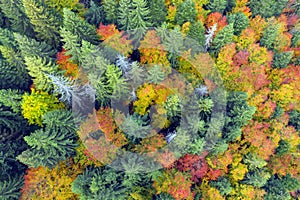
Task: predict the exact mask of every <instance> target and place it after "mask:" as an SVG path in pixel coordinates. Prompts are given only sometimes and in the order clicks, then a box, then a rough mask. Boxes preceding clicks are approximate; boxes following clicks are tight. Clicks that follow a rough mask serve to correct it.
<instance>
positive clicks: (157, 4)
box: [148, 0, 167, 27]
mask: <svg viewBox="0 0 300 200" xmlns="http://www.w3.org/2000/svg"><path fill="white" fill-rule="evenodd" d="M148 2H149V10H150V14H149V15H150V16H151V20H150V22H151V24H152V26H153V27H159V26H161V24H162V23H163V22H164V21H166V16H167V7H166V4H165V1H164V0H150V1H148Z"/></svg>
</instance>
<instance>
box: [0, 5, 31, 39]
mask: <svg viewBox="0 0 300 200" xmlns="http://www.w3.org/2000/svg"><path fill="white" fill-rule="evenodd" d="M0 8H1V11H2V12H3V13H4V15H5V16H6V17H7V18H8V19H9V22H10V25H11V28H12V30H13V31H15V32H18V33H20V34H24V35H27V36H31V37H33V36H34V35H35V33H34V31H33V27H32V25H31V23H30V20H29V18H28V16H26V14H25V10H24V7H23V5H22V0H1V1H0Z"/></svg>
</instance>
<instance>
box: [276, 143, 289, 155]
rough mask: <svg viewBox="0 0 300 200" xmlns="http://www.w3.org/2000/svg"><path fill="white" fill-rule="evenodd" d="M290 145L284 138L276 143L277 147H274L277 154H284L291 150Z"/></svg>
mask: <svg viewBox="0 0 300 200" xmlns="http://www.w3.org/2000/svg"><path fill="white" fill-rule="evenodd" d="M291 148H292V146H291V144H290V143H289V142H287V141H285V140H280V141H279V143H278V147H277V148H276V154H277V155H284V154H286V153H288V152H289V151H290V150H291Z"/></svg>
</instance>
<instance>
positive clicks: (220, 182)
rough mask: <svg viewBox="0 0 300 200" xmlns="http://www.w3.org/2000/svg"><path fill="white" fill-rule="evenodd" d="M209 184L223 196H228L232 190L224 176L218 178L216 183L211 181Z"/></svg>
mask: <svg viewBox="0 0 300 200" xmlns="http://www.w3.org/2000/svg"><path fill="white" fill-rule="evenodd" d="M209 184H210V185H211V186H212V187H215V188H217V189H218V190H219V191H220V193H221V195H223V196H224V195H228V194H230V193H231V191H232V190H233V188H232V185H231V183H230V181H229V180H228V179H227V178H225V177H224V176H222V177H219V178H218V179H217V180H216V181H211V182H210V183H209Z"/></svg>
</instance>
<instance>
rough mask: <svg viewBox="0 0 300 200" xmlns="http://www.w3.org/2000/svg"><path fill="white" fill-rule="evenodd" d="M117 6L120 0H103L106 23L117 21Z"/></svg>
mask: <svg viewBox="0 0 300 200" xmlns="http://www.w3.org/2000/svg"><path fill="white" fill-rule="evenodd" d="M117 6H118V2H117V1H115V0H103V9H104V12H105V19H106V24H115V23H116V21H117V18H118V15H117ZM128 14H129V13H128Z"/></svg>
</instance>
